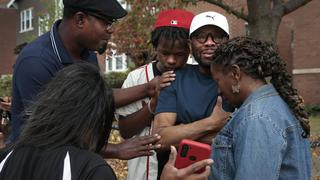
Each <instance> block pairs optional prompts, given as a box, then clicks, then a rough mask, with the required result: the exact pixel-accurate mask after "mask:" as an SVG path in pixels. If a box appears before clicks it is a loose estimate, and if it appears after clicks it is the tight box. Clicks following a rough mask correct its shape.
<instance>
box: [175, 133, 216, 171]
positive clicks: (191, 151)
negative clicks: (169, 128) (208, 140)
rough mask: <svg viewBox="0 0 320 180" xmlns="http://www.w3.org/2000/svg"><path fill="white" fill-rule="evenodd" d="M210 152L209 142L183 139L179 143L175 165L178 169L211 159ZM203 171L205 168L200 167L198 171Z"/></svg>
mask: <svg viewBox="0 0 320 180" xmlns="http://www.w3.org/2000/svg"><path fill="white" fill-rule="evenodd" d="M210 154H211V147H210V146H209V145H208V144H204V143H200V142H196V141H192V140H189V139H183V140H181V142H180V143H179V147H178V155H177V159H176V162H175V167H176V168H178V169H181V168H185V167H188V166H189V165H191V164H193V163H195V162H198V161H201V160H203V159H209V158H210ZM203 171H205V168H202V169H200V170H199V171H197V172H196V173H202V172H203Z"/></svg>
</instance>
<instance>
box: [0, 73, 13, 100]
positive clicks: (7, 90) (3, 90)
mask: <svg viewBox="0 0 320 180" xmlns="http://www.w3.org/2000/svg"><path fill="white" fill-rule="evenodd" d="M11 90H12V75H5V76H2V77H1V78H0V97H4V96H11Z"/></svg>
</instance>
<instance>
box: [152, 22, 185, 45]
mask: <svg viewBox="0 0 320 180" xmlns="http://www.w3.org/2000/svg"><path fill="white" fill-rule="evenodd" d="M188 39H189V31H188V30H187V29H185V28H180V27H171V26H162V27H158V28H156V29H155V30H153V31H152V32H151V43H152V45H153V47H154V48H155V49H156V48H157V47H158V45H159V42H160V41H161V40H170V41H171V42H172V47H173V46H174V42H176V41H179V42H180V43H181V44H184V45H185V46H186V48H189V47H188Z"/></svg>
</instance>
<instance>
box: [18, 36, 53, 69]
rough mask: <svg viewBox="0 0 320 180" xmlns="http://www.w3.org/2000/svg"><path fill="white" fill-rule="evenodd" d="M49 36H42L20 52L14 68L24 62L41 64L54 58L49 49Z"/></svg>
mask: <svg viewBox="0 0 320 180" xmlns="http://www.w3.org/2000/svg"><path fill="white" fill-rule="evenodd" d="M50 47H51V44H50V37H49V34H47V33H46V34H44V35H42V36H40V37H38V38H37V39H36V40H34V41H32V42H31V43H29V44H28V45H26V46H25V47H24V48H23V49H22V51H21V52H20V54H19V56H18V58H17V62H16V65H15V66H19V65H20V64H21V63H24V61H28V63H29V61H35V62H42V60H48V59H52V58H54V56H53V51H52V50H51V49H50Z"/></svg>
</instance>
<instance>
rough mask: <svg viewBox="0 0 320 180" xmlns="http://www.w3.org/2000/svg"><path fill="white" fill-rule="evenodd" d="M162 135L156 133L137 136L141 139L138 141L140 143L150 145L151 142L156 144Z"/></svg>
mask: <svg viewBox="0 0 320 180" xmlns="http://www.w3.org/2000/svg"><path fill="white" fill-rule="evenodd" d="M160 138H161V137H160V135H158V134H154V135H152V136H140V137H138V138H137V140H138V141H139V142H138V143H139V144H140V145H150V144H156V143H157V142H158V141H159V140H160Z"/></svg>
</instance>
